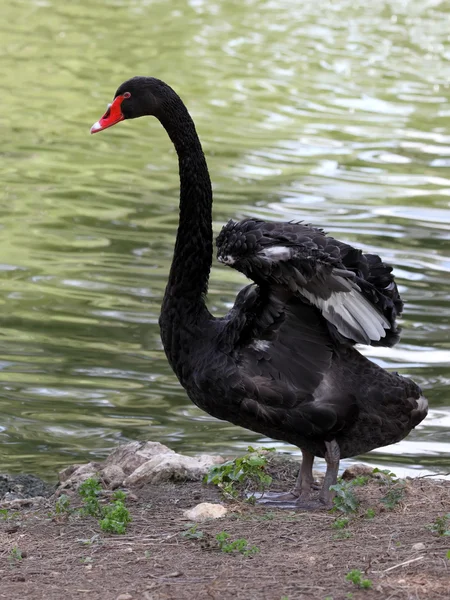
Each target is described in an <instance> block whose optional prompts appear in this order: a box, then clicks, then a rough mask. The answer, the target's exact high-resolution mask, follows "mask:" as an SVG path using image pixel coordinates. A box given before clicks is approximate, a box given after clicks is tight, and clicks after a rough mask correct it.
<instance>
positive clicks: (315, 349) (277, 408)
mask: <svg viewBox="0 0 450 600" xmlns="http://www.w3.org/2000/svg"><path fill="white" fill-rule="evenodd" d="M233 310H234V311H235V312H234V314H233V312H232V313H230V316H231V319H230V323H231V322H232V321H233V320H234V319H236V318H238V315H240V316H241V317H242V319H244V320H245V321H246V323H245V325H244V327H242V328H241V330H240V336H239V337H238V338H236V339H235V343H234V349H233V356H234V359H235V363H234V364H237V366H238V369H237V371H234V377H235V379H234V383H233V384H232V387H234V388H235V389H236V390H238V393H239V396H240V397H241V398H242V401H241V402H240V403H239V417H238V420H237V422H239V424H240V425H242V426H244V427H245V426H248V427H250V428H251V429H253V430H255V429H256V430H259V431H261V432H262V433H264V434H266V435H269V436H271V437H275V438H276V437H278V433H277V432H278V431H279V432H280V433H279V436H280V437H282V438H283V439H288V437H290V439H291V441H292V443H298V436H306V437H314V436H321V435H324V434H329V435H335V434H336V433H337V432H338V431H340V430H341V429H342V428H343V427H344V426H345V425H348V424H349V422H351V421H352V417H353V416H355V415H356V406H355V402H354V398H353V396H352V395H351V393H348V392H346V391H345V389H344V388H343V387H342V386H341V382H340V381H339V374H337V373H336V374H335V376H332V375H331V372H332V361H333V352H334V351H333V342H332V340H331V338H330V335H329V332H328V329H327V326H326V324H325V322H324V321H323V319H321V317H320V315H319V313H318V312H317V310H315V309H314V307H312V306H310V305H308V304H306V303H303V302H301V301H299V300H298V299H296V298H295V297H293V298H291V299H290V300H287V301H286V302H283V301H282V300H280V298H279V297H277V296H276V295H275V294H273V293H272V292H271V291H270V289H269V288H258V287H256V286H248V288H245V289H244V290H243V291H242V292H241V293H240V297H238V299H237V301H236V304H235V306H234V309H233ZM230 377H233V375H231V373H230ZM332 379H333V381H332ZM287 436H288V437H287Z"/></svg>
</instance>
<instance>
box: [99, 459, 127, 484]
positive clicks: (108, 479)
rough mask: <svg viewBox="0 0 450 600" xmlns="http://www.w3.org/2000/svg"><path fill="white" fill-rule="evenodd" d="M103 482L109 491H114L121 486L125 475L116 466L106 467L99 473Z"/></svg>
mask: <svg viewBox="0 0 450 600" xmlns="http://www.w3.org/2000/svg"><path fill="white" fill-rule="evenodd" d="M101 477H102V480H103V482H104V483H105V484H106V485H107V486H108V488H109V489H110V490H115V489H116V488H118V487H120V486H121V485H122V484H123V480H124V479H125V473H124V472H123V470H122V469H121V468H120V467H119V466H117V465H107V466H106V467H105V468H104V469H103V470H102V473H101Z"/></svg>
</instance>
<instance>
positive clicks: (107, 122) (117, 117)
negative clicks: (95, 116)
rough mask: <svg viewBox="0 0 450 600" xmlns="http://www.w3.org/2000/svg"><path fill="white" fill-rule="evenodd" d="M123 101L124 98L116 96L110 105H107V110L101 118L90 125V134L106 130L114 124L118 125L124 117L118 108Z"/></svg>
mask: <svg viewBox="0 0 450 600" xmlns="http://www.w3.org/2000/svg"><path fill="white" fill-rule="evenodd" d="M124 99H125V98H124V96H117V98H114V100H113V102H112V104H109V105H108V110H107V111H106V112H105V114H104V115H103V117H102V118H101V119H100V120H99V121H97V123H94V124H93V125H92V127H91V133H97V131H102V130H103V129H108V127H112V126H113V125H115V124H116V123H120V121H123V120H124V118H125V117H124V116H123V114H122V110H121V108H120V105H121V104H122V102H123V101H124Z"/></svg>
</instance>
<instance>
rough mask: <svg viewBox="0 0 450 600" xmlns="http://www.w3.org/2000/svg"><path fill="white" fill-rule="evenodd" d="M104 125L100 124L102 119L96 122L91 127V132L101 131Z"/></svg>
mask: <svg viewBox="0 0 450 600" xmlns="http://www.w3.org/2000/svg"><path fill="white" fill-rule="evenodd" d="M101 129H102V126H101V125H100V121H97V122H96V123H94V124H93V125H92V127H91V133H97V131H101Z"/></svg>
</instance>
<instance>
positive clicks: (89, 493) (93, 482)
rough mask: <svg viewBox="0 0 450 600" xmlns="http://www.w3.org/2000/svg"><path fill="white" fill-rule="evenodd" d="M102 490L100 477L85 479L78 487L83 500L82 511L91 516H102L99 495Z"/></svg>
mask: <svg viewBox="0 0 450 600" xmlns="http://www.w3.org/2000/svg"><path fill="white" fill-rule="evenodd" d="M101 492H102V486H101V485H100V482H99V481H98V479H94V477H89V478H88V479H85V480H84V481H83V483H82V484H81V485H80V487H79V488H78V493H79V494H80V496H81V498H82V500H83V508H82V513H83V514H85V515H90V516H91V517H101V516H102V509H101V506H100V502H99V496H100V494H101Z"/></svg>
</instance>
